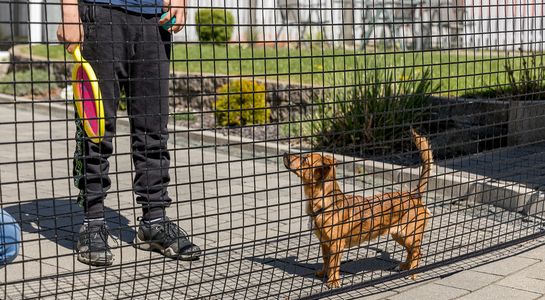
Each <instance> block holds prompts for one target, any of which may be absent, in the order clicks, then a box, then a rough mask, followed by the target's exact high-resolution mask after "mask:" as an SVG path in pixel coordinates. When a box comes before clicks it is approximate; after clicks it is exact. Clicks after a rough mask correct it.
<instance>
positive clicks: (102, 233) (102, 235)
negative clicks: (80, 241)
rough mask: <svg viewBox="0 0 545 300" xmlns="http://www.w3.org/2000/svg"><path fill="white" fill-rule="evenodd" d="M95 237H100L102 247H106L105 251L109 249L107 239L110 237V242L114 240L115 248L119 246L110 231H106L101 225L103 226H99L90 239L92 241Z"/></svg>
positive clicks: (105, 227) (104, 226)
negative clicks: (102, 243)
mask: <svg viewBox="0 0 545 300" xmlns="http://www.w3.org/2000/svg"><path fill="white" fill-rule="evenodd" d="M97 236H100V238H101V239H102V241H103V242H104V245H106V248H107V249H111V248H110V245H108V237H111V238H112V240H114V242H115V244H116V245H117V246H119V239H118V238H116V237H115V236H114V235H113V234H112V233H111V232H110V230H109V229H108V227H107V226H106V225H105V224H103V225H100V229H99V230H97V231H95V232H94V233H93V235H92V238H93V239H96V238H97Z"/></svg>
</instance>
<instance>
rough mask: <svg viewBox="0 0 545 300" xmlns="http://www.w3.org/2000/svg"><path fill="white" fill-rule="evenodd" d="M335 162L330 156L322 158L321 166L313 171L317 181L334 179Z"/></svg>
mask: <svg viewBox="0 0 545 300" xmlns="http://www.w3.org/2000/svg"><path fill="white" fill-rule="evenodd" d="M336 164H337V160H336V159H335V158H334V157H333V156H331V155H324V156H322V165H321V166H320V167H318V168H316V170H315V175H314V176H315V177H316V178H319V179H330V180H333V179H335V165H336Z"/></svg>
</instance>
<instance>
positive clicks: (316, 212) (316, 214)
mask: <svg viewBox="0 0 545 300" xmlns="http://www.w3.org/2000/svg"><path fill="white" fill-rule="evenodd" d="M334 193H335V190H332V191H330V192H329V193H327V194H325V195H323V196H322V197H321V198H325V197H329V196H331V194H334ZM330 206H333V202H331V204H329V205H328V206H326V207H322V208H320V209H318V210H317V211H312V212H311V213H310V214H309V216H311V217H312V218H315V217H316V216H318V215H321V214H323V213H324V212H325V209H326V208H328V207H330Z"/></svg>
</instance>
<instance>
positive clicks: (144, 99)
mask: <svg viewBox="0 0 545 300" xmlns="http://www.w3.org/2000/svg"><path fill="white" fill-rule="evenodd" d="M157 20H158V19H157V17H141V16H134V22H140V23H141V24H142V25H141V26H135V28H134V29H135V32H134V34H135V36H134V38H135V40H137V41H138V42H137V43H136V44H135V55H134V57H133V59H132V60H131V66H130V70H131V71H130V81H129V84H128V86H129V91H128V95H129V101H128V110H129V115H130V116H131V118H130V121H131V142H132V158H133V162H134V168H135V177H134V192H135V193H136V195H137V196H138V197H137V199H136V202H137V203H139V204H141V205H142V208H143V217H144V219H145V220H149V219H157V218H162V217H164V210H165V208H166V207H167V206H169V205H170V202H171V199H170V197H169V196H168V192H167V186H168V184H169V182H170V176H169V173H168V171H169V165H170V154H169V152H168V149H167V142H168V129H167V124H168V116H169V115H168V113H169V111H168V109H169V105H168V93H169V89H168V79H169V61H168V56H169V55H168V54H169V53H168V52H167V48H166V47H165V42H166V43H167V44H168V42H169V41H163V39H165V38H166V39H170V36H168V35H166V36H165V35H162V34H161V31H162V30H160V29H159V26H158V23H157V22H158V21H157Z"/></svg>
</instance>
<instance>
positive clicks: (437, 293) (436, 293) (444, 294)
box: [388, 283, 469, 300]
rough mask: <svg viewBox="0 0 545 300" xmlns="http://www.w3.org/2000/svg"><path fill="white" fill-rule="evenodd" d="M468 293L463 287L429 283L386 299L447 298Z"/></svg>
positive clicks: (440, 299) (436, 299)
mask: <svg viewBox="0 0 545 300" xmlns="http://www.w3.org/2000/svg"><path fill="white" fill-rule="evenodd" d="M468 293H469V292H468V291H466V290H463V289H457V288H453V287H448V286H444V285H439V284H435V283H430V284H425V285H421V286H419V287H415V288H413V289H409V290H407V291H405V292H401V293H399V294H397V295H395V296H391V297H388V299H391V300H397V299H419V300H425V299H430V300H447V299H454V298H458V297H460V296H462V295H465V294H468Z"/></svg>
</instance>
